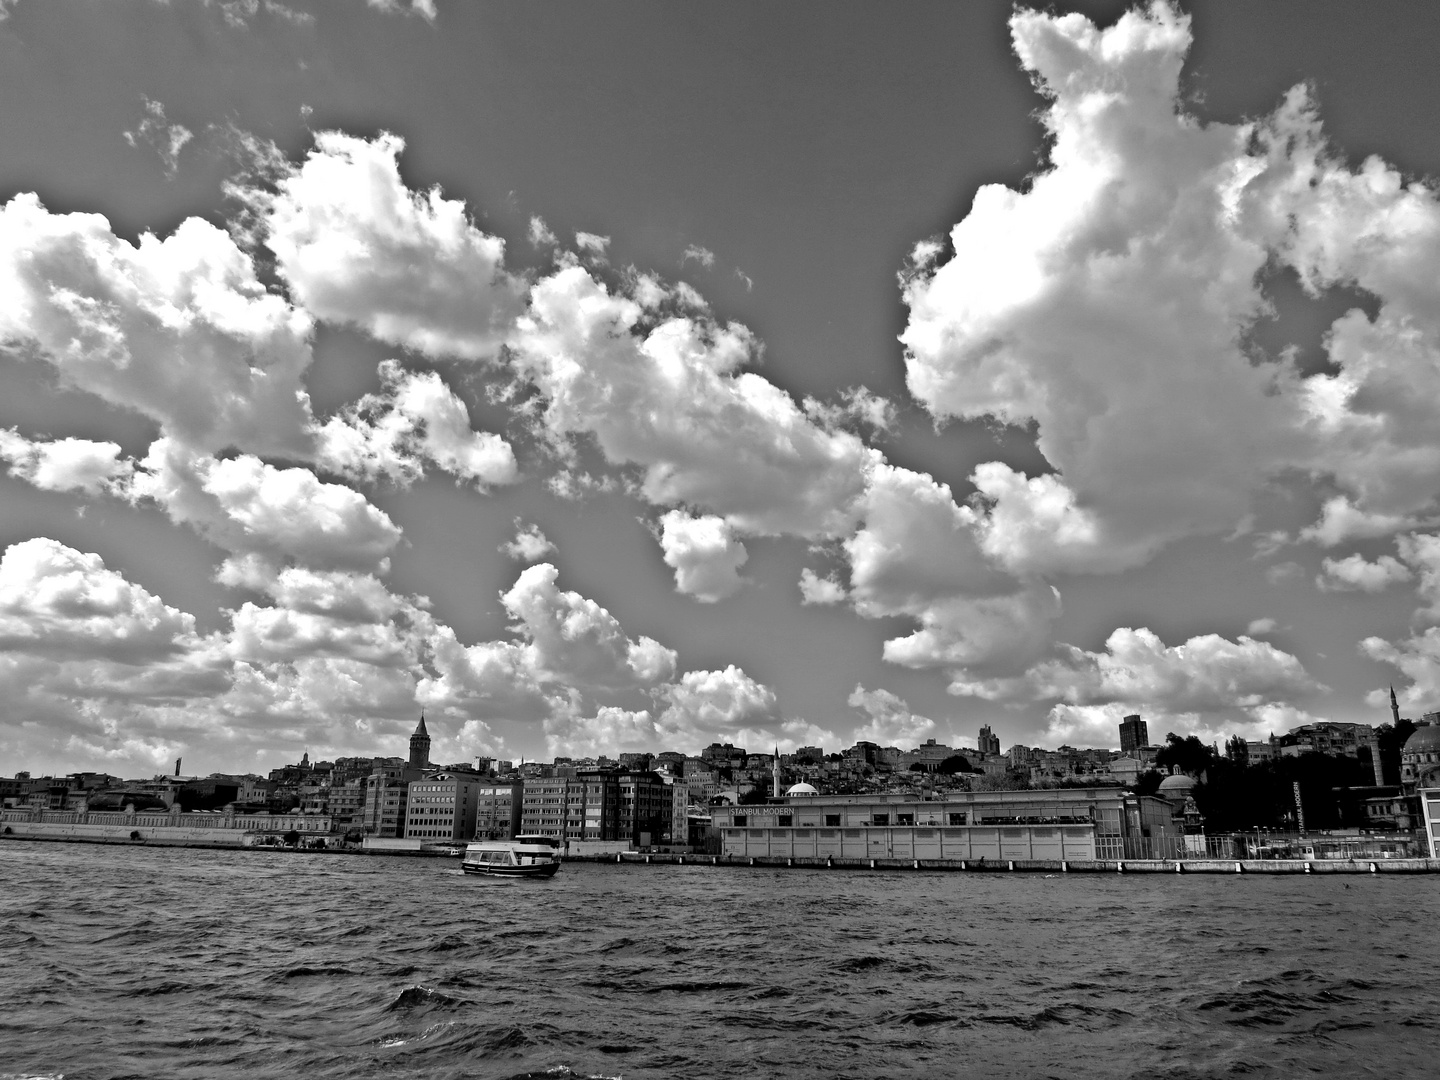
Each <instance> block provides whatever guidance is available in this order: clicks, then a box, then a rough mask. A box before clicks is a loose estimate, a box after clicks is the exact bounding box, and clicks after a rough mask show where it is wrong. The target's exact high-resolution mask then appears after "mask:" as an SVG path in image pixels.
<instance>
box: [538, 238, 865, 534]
mask: <svg viewBox="0 0 1440 1080" xmlns="http://www.w3.org/2000/svg"><path fill="white" fill-rule="evenodd" d="M642 284H645V286H646V290H645V291H647V292H648V294H649V295H647V296H646V300H647V301H648V306H647V304H642V303H641V302H640V301H639V300H637V299H632V298H630V297H629V296H626V295H617V294H614V293H611V292H610V291H609V290H608V289H607V288H606V287H605V286H604V285H602V284H601V283H600V282H599V281H597V280H596V279H595V278H594V277H592V276H591V275H590V274H589V273H588V272H587V271H586V270H585V269H583V268H581V267H578V266H570V267H565V268H563V269H561V270H560V271H559V272H557V273H556V274H554V275H552V276H550V277H548V278H545V279H543V280H542V281H539V282H537V283H536V285H535V287H534V289H533V290H532V293H531V308H530V312H529V314H528V315H526V316H525V317H524V318H522V319H521V320H520V321H519V324H518V326H517V330H516V334H515V336H514V338H513V340H512V342H511V346H512V350H513V354H512V363H513V364H514V365H515V368H516V370H517V372H518V373H519V374H520V376H521V377H522V378H524V379H525V380H526V381H528V382H529V383H531V384H532V385H533V386H535V387H536V389H538V390H539V391H540V393H541V395H542V400H543V405H542V407H541V409H540V412H539V422H540V424H541V427H542V431H543V433H544V434H545V435H546V436H547V437H548V438H550V439H552V440H555V441H558V442H564V441H566V440H568V439H571V438H573V437H575V436H579V435H591V436H593V437H594V438H595V440H596V442H597V443H598V445H599V447H600V449H601V451H602V452H603V453H604V454H605V457H606V458H607V460H609V461H610V462H611V463H613V464H617V465H627V464H628V465H636V466H639V467H640V468H641V470H642V474H643V475H642V479H641V482H640V489H641V494H642V495H643V496H644V497H645V498H646V500H647V501H649V502H651V503H652V504H655V505H657V506H662V507H675V506H680V505H685V506H691V507H695V508H697V509H700V510H702V511H703V512H706V513H710V514H714V515H716V516H719V517H723V518H724V519H725V520H726V522H727V523H728V524H729V525H730V527H731V528H733V529H735V530H736V531H737V532H740V533H742V534H755V535H766V534H769V535H774V534H791V535H799V536H805V537H815V536H834V535H841V534H843V533H845V532H846V531H848V530H849V528H851V527H852V524H853V517H854V503H855V500H856V498H857V497H858V496H859V495H860V493H861V492H862V491H863V489H864V486H865V477H866V473H867V471H868V469H869V467H870V465H871V462H872V457H873V451H870V450H869V449H868V448H867V447H865V445H864V444H863V443H862V442H861V441H860V440H859V439H858V438H856V437H855V436H854V435H851V434H849V433H847V432H843V431H832V430H828V429H826V428H823V427H821V426H819V425H817V424H815V423H813V422H812V421H811V420H810V419H809V418H808V417H806V416H805V415H804V413H803V412H802V411H801V410H800V409H799V408H798V407H797V406H796V404H795V402H794V400H793V399H792V398H790V397H789V395H787V394H785V393H784V392H783V391H781V390H780V389H778V388H777V387H775V386H774V385H773V384H771V383H769V382H767V381H766V380H764V379H762V378H761V377H759V376H758V375H755V374H752V373H749V372H745V371H742V370H741V368H742V367H743V365H745V364H747V363H749V362H750V361H751V360H752V359H753V357H754V355H755V351H756V345H755V342H754V339H753V337H752V336H751V334H750V333H749V331H748V330H746V329H745V328H744V327H740V326H736V325H734V324H727V325H723V326H722V325H718V324H716V323H714V322H713V321H712V320H710V319H708V318H705V317H703V316H696V315H676V316H674V317H668V318H666V317H663V316H661V314H660V309H661V305H663V304H666V303H670V302H673V300H674V299H675V296H676V294H675V293H673V292H671V291H667V290H663V289H661V288H660V287H659V286H658V285H656V284H655V283H653V282H649V283H642ZM657 318H658V319H659V321H658V322H656V319H657Z"/></svg>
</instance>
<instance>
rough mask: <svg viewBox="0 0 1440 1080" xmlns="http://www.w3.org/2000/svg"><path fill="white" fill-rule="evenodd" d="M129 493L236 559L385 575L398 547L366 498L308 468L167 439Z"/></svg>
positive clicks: (390, 525) (396, 536)
mask: <svg viewBox="0 0 1440 1080" xmlns="http://www.w3.org/2000/svg"><path fill="white" fill-rule="evenodd" d="M131 490H132V493H133V496H134V497H136V498H143V499H151V500H154V501H155V502H156V503H158V504H159V505H160V506H162V507H163V508H164V509H165V511H166V513H167V514H169V515H170V517H171V518H172V519H173V520H174V521H176V522H181V523H184V524H187V525H191V526H193V527H194V528H195V529H196V530H197V531H198V532H200V534H201V535H203V536H204V537H206V539H208V540H210V541H211V542H212V543H214V544H216V545H218V546H219V547H221V548H223V549H225V550H226V551H229V552H232V553H234V554H237V555H245V554H254V555H260V556H263V557H266V558H270V559H277V560H281V561H283V560H286V559H296V560H299V561H300V562H302V563H304V564H306V565H309V566H313V567H316V568H321V569H326V568H346V569H353V570H361V571H368V570H372V569H376V568H381V569H383V568H384V566H385V564H386V560H387V557H388V556H389V554H390V552H391V551H392V550H393V549H394V547H395V545H396V544H397V543H399V541H400V529H399V527H398V526H396V525H395V523H394V522H393V521H391V520H390V518H389V517H387V516H386V515H385V514H384V513H383V512H382V511H380V510H378V509H376V508H375V507H374V506H372V505H371V504H370V503H369V502H367V501H366V499H365V497H364V496H363V495H361V494H359V493H358V492H356V491H353V490H351V489H350V488H348V487H344V486H342V485H340V484H326V483H322V482H321V481H320V480H319V479H318V478H316V476H315V474H314V473H312V472H310V471H309V470H308V469H301V468H291V469H277V468H275V467H274V466H273V465H267V464H266V463H265V462H263V461H261V460H260V459H259V458H256V457H252V456H249V455H241V456H240V457H235V458H227V459H219V458H213V457H210V456H208V455H204V454H197V453H193V452H191V451H189V450H187V449H186V448H185V447H184V446H182V445H180V444H178V443H176V442H173V441H171V440H168V439H160V440H157V441H156V442H155V443H154V444H153V445H152V446H151V447H150V451H149V453H148V454H147V455H146V457H145V459H144V461H142V462H141V463H140V467H139V468H138V469H137V471H136V473H135V476H134V479H133V481H132V485H131Z"/></svg>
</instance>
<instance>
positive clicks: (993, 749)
mask: <svg viewBox="0 0 1440 1080" xmlns="http://www.w3.org/2000/svg"><path fill="white" fill-rule="evenodd" d="M976 744H977V746H978V747H979V750H980V753H982V754H984V755H986V756H987V757H991V756H994V757H998V756H999V754H1000V738H999V736H997V735H995V734H994V732H992V731H991V730H990V725H989V724H982V725H981V727H980V737H979V738H978V739H977V740H976Z"/></svg>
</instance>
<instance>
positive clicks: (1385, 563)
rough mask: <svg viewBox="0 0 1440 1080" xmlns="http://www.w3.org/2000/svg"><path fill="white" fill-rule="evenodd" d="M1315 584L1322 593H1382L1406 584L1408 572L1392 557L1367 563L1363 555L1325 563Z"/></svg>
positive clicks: (1381, 557)
mask: <svg viewBox="0 0 1440 1080" xmlns="http://www.w3.org/2000/svg"><path fill="white" fill-rule="evenodd" d="M1321 570H1322V573H1321V574H1320V576H1319V577H1317V578H1316V579H1315V584H1316V585H1317V586H1318V587H1319V588H1320V589H1321V590H1323V591H1325V592H1346V591H1353V590H1359V591H1360V592H1370V593H1375V592H1383V591H1384V590H1386V589H1388V588H1389V587H1390V586H1391V585H1394V584H1396V583H1398V582H1401V581H1409V580H1410V577H1411V574H1410V570H1409V568H1408V567H1407V566H1405V564H1404V563H1402V562H1400V560H1399V559H1397V558H1395V556H1393V555H1381V556H1380V557H1379V558H1378V559H1376V560H1375V561H1374V562H1370V561H1369V560H1367V559H1366V558H1365V557H1364V556H1363V555H1347V556H1346V557H1345V558H1343V559H1326V560H1325V561H1324V562H1323V563H1321Z"/></svg>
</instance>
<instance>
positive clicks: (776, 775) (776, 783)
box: [770, 744, 784, 799]
mask: <svg viewBox="0 0 1440 1080" xmlns="http://www.w3.org/2000/svg"><path fill="white" fill-rule="evenodd" d="M771 768H772V772H771V777H772V780H771V784H770V786H771V789H772V790H771V792H770V793H771V794H772V795H774V796H775V798H777V799H778V798H780V796H781V795H782V794H784V792H782V791H781V790H780V746H779V744H776V746H775V761H774V762H773V764H772V766H771Z"/></svg>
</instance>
